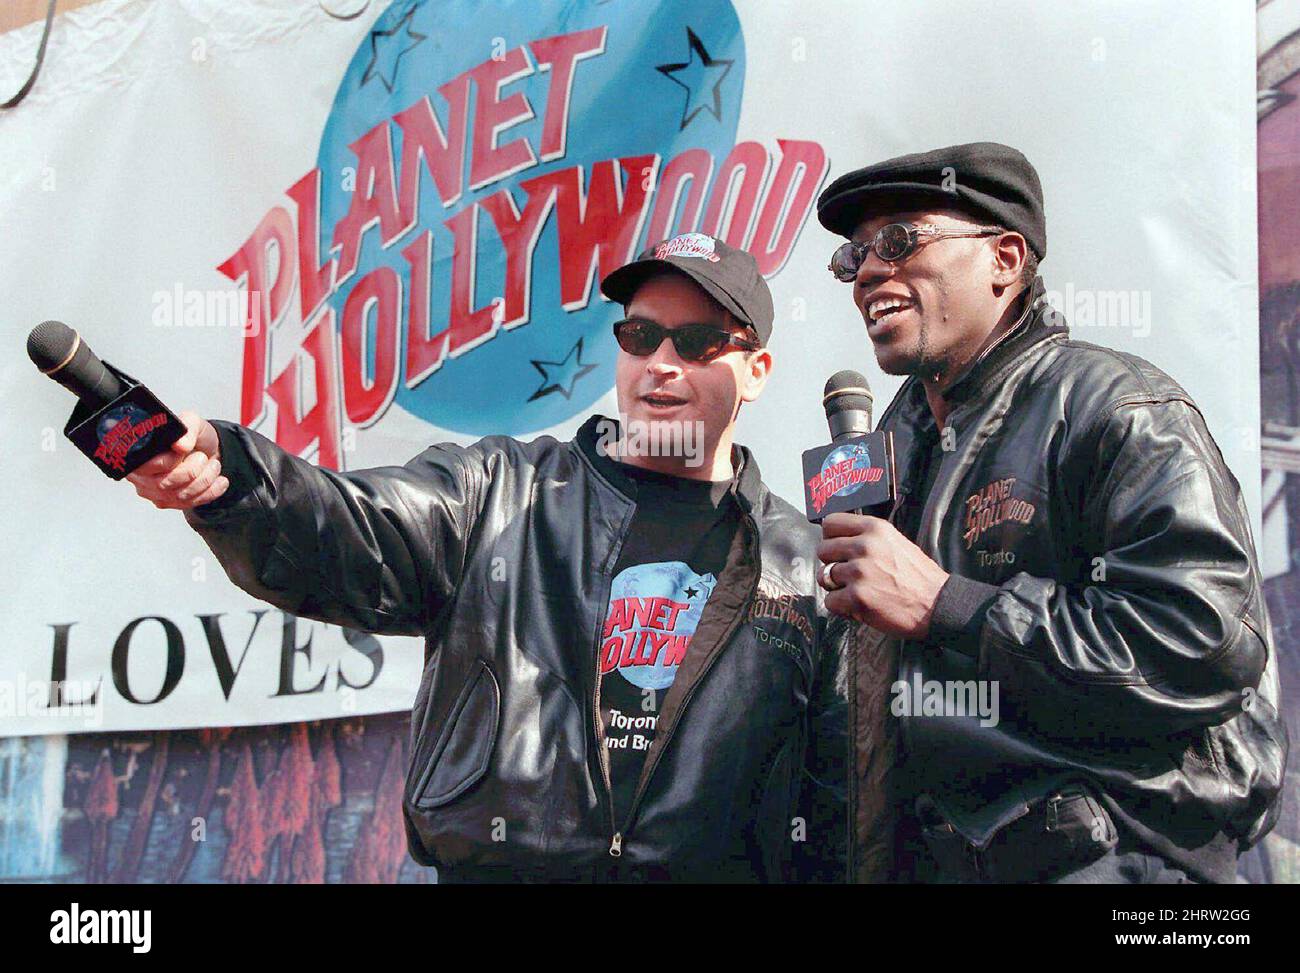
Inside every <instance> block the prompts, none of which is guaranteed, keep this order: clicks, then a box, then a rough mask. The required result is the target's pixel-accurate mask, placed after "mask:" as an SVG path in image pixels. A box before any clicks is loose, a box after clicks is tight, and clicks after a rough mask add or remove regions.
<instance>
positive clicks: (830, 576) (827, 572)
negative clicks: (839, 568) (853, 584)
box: [822, 561, 844, 591]
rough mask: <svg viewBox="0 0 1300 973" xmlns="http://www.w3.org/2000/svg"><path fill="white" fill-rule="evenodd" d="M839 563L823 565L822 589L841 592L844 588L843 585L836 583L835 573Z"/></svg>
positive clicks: (832, 562)
mask: <svg viewBox="0 0 1300 973" xmlns="http://www.w3.org/2000/svg"><path fill="white" fill-rule="evenodd" d="M838 563H839V562H838V561H831V562H830V563H828V564H823V565H822V587H823V588H825V589H826V590H827V591H839V590H840V589H841V588H843V587H844V585H842V584H836V583H835V574H834V571H835V565H836V564H838Z"/></svg>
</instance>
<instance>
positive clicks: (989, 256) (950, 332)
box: [853, 209, 997, 378]
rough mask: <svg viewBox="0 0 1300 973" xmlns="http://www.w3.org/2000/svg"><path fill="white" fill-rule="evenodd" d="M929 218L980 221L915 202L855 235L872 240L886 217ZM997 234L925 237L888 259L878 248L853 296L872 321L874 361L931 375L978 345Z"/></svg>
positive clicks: (967, 225) (951, 224)
mask: <svg viewBox="0 0 1300 973" xmlns="http://www.w3.org/2000/svg"><path fill="white" fill-rule="evenodd" d="M903 221H906V222H909V223H916V224H921V223H931V224H934V225H937V226H940V227H942V228H944V229H975V228H977V227H979V226H981V225H984V224H982V223H981V222H978V221H976V220H974V219H973V218H971V217H968V216H966V215H965V214H963V213H960V212H958V211H956V210H940V209H933V210H911V211H904V212H891V213H887V214H885V215H882V216H872V217H870V218H869V219H866V220H864V221H863V222H861V223H860V224H859V225H858V227H857V229H856V230H855V231H854V233H853V240H854V241H855V242H857V243H863V242H865V241H868V240H871V239H872V238H873V237H874V236H875V234H876V231H877V230H879V229H880V228H881V227H882V226H885V225H886V224H888V223H898V222H903ZM992 240H996V237H993V238H987V237H985V238H981V237H971V238H955V239H945V240H936V241H933V242H930V243H924V244H923V245H922V246H921V247H920V248H919V249H917V250H916V251H915V252H914V253H912V254H911V256H909V257H907V258H905V259H904V260H902V261H901V262H898V263H892V264H891V263H888V262H886V261H883V260H881V259H880V258H879V257H878V256H876V254H875V251H874V250H873V251H872V252H871V253H870V254H869V255H868V256H867V257H866V259H865V260H863V262H862V266H861V267H859V268H858V275H857V277H856V278H855V279H854V281H853V302H854V304H855V305H856V306H857V308H858V311H859V312H860V313H861V314H862V318H863V321H864V322H865V323H866V325H867V335H868V337H870V338H871V344H872V347H873V348H874V349H875V352H876V362H877V363H878V364H879V365H880V368H881V370H882V371H884V372H886V373H887V374H889V375H918V376H922V377H925V378H934V377H935V376H936V375H938V376H943V375H946V374H948V373H950V372H951V371H952V370H954V369H955V368H956V367H958V366H960V364H961V363H962V362H963V361H964V360H965V359H966V358H967V357H969V355H970V354H971V353H972V352H973V350H974V349H975V348H976V347H978V346H979V344H980V342H981V341H983V339H984V337H985V335H986V334H987V333H988V330H989V327H990V325H991V323H992V320H994V319H995V317H996V309H997V303H996V291H995V287H994V282H993V274H994V272H995V270H996V260H995V256H994V254H995V249H994V245H993V243H992V242H991V241H992Z"/></svg>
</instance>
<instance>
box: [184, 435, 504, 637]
mask: <svg viewBox="0 0 1300 973" xmlns="http://www.w3.org/2000/svg"><path fill="white" fill-rule="evenodd" d="M213 426H215V427H216V429H217V433H218V437H219V438H220V440H221V463H222V472H223V473H224V474H225V475H226V476H228V477H229V478H230V488H229V489H228V490H227V491H226V493H225V494H223V495H222V496H221V497H219V498H218V499H217V500H216V501H214V502H212V503H210V504H205V505H203V506H202V507H196V508H193V509H191V510H187V511H186V512H185V519H186V520H187V521H188V522H189V524H190V525H191V526H192V527H193V528H194V529H195V530H196V531H197V532H198V533H199V535H200V536H201V537H202V538H203V540H204V542H205V543H206V544H207V545H208V547H210V548H211V549H212V552H213V553H214V554H215V555H216V557H217V560H218V561H219V562H220V563H221V566H222V568H223V569H224V570H225V572H226V574H227V575H228V576H229V577H230V580H231V581H233V582H234V583H235V584H236V585H238V586H239V587H240V588H242V589H243V590H244V591H246V592H248V593H249V594H251V595H253V596H254V597H256V598H260V599H262V600H263V601H266V602H269V603H270V604H272V605H274V606H275V607H277V608H281V609H283V610H285V611H287V612H290V613H291V614H294V615H300V616H302V617H305V618H314V619H318V620H320V621H324V622H330V623H334V624H338V625H343V626H347V627H349V628H355V629H360V630H364V631H367V632H375V633H378V634H392V635H419V634H422V633H424V632H425V631H427V629H428V628H429V627H430V626H431V624H432V621H433V619H434V618H435V617H436V615H437V614H438V611H439V610H440V609H441V607H442V605H443V604H444V603H445V602H446V600H447V598H448V597H449V596H450V594H451V593H452V592H453V591H454V590H455V588H456V585H457V584H458V582H459V579H460V577H461V574H462V571H463V568H464V563H465V558H466V553H467V541H468V538H469V537H470V532H471V529H472V527H473V525H474V522H475V518H476V516H477V514H478V512H479V509H480V505H481V499H482V495H483V490H482V482H483V479H484V476H485V474H484V465H483V462H482V454H481V451H480V450H478V449H477V448H476V447H470V448H468V449H466V448H461V447H458V446H454V445H439V446H431V447H429V448H428V449H426V450H425V451H424V452H422V453H420V455H418V456H416V457H415V458H414V459H412V460H411V461H410V462H408V463H406V464H405V465H404V466H389V467H380V468H376V469H368V470H355V471H351V472H345V473H339V472H335V471H333V470H328V469H321V468H319V467H317V466H314V465H312V464H311V463H309V462H307V461H306V460H303V459H300V458H298V457H296V456H293V455H291V454H290V453H288V452H287V451H285V450H284V449H282V448H281V447H280V446H278V445H276V444H275V443H273V442H271V441H270V440H268V439H267V438H265V437H264V436H261V435H259V434H258V433H256V432H253V431H252V430H250V429H247V428H245V427H243V426H239V425H236V424H235V423H230V422H222V421H217V422H213Z"/></svg>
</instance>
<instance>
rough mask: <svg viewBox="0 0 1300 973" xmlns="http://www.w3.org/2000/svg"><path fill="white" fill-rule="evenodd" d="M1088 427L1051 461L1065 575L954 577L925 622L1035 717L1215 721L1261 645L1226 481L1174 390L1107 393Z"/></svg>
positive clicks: (1244, 539)
mask: <svg viewBox="0 0 1300 973" xmlns="http://www.w3.org/2000/svg"><path fill="white" fill-rule="evenodd" d="M1097 427H1099V429H1098V428H1097ZM1094 429H1095V432H1094V434H1093V435H1085V436H1084V437H1083V439H1082V442H1084V443H1095V446H1088V447H1087V456H1085V457H1082V458H1081V461H1075V462H1069V463H1067V464H1066V465H1065V466H1063V467H1062V469H1063V470H1064V469H1066V468H1073V469H1074V470H1075V471H1076V475H1077V479H1078V482H1079V483H1081V484H1082V486H1080V487H1076V486H1074V485H1073V484H1066V483H1065V482H1061V483H1058V484H1057V487H1058V489H1060V490H1061V495H1062V496H1063V497H1066V498H1068V500H1066V501H1065V503H1064V507H1065V508H1066V509H1065V510H1064V511H1063V513H1061V514H1059V516H1064V517H1065V518H1066V519H1067V521H1068V522H1070V523H1071V524H1072V525H1077V529H1076V530H1067V531H1063V532H1062V534H1063V535H1065V536H1069V535H1071V534H1073V535H1074V540H1075V543H1077V544H1078V545H1079V548H1080V549H1078V550H1076V551H1074V552H1073V553H1074V559H1075V562H1076V563H1077V564H1078V569H1077V570H1076V571H1075V572H1073V574H1074V577H1073V578H1072V579H1071V580H1067V581H1063V580H1054V579H1051V578H1040V577H1033V576H1031V575H1029V574H1026V573H1020V574H1017V575H1015V576H1014V577H1012V578H1010V579H1009V580H1007V581H1006V582H1005V583H1003V584H1002V585H1000V586H997V587H995V586H992V585H988V584H984V583H982V582H978V581H972V580H970V579H964V578H953V579H952V580H951V581H950V582H949V583H948V585H946V586H945V589H944V591H943V592H942V593H941V594H940V598H939V602H938V603H937V604H936V606H935V613H934V614H935V617H934V621H933V623H932V626H931V636H932V637H933V638H935V639H936V640H937V641H940V642H941V643H943V644H945V645H947V646H949V647H951V648H955V649H957V650H959V651H964V652H966V653H968V654H970V655H974V656H977V657H978V659H979V662H980V670H981V673H982V674H983V675H985V676H986V677H987V678H989V679H992V680H996V681H997V683H998V685H999V686H1000V692H1001V694H1002V696H1003V698H1004V699H1006V700H1007V701H1008V703H1014V705H1015V706H1016V707H1017V708H1018V709H1020V710H1021V711H1022V712H1024V713H1026V715H1027V716H1029V718H1031V719H1032V720H1034V721H1035V722H1036V723H1039V724H1049V725H1052V726H1056V727H1060V728H1072V729H1073V731H1074V732H1077V733H1088V732H1089V731H1090V730H1091V731H1101V732H1105V733H1109V734H1114V735H1123V734H1125V733H1126V732H1131V733H1133V734H1141V735H1146V734H1149V733H1150V732H1153V731H1155V732H1161V731H1163V732H1166V733H1175V732H1180V731H1185V730H1187V729H1191V728H1195V727H1205V726H1210V725H1215V724H1220V723H1224V722H1226V721H1227V720H1229V719H1231V718H1232V717H1234V716H1235V715H1236V714H1238V713H1239V712H1240V711H1241V710H1242V707H1243V703H1245V704H1246V705H1249V703H1250V698H1249V697H1250V694H1251V692H1253V691H1254V689H1255V688H1256V687H1257V686H1258V685H1259V682H1260V678H1261V676H1262V674H1263V672H1264V667H1265V663H1266V662H1267V659H1268V655H1269V652H1270V645H1269V633H1268V628H1267V622H1266V621H1265V619H1266V617H1267V616H1266V615H1265V613H1264V610H1263V600H1262V595H1261V591H1260V580H1259V574H1258V569H1257V566H1256V560H1255V551H1254V544H1253V541H1252V539H1251V533H1250V527H1249V522H1248V520H1247V516H1246V509H1245V505H1244V503H1243V502H1242V499H1241V494H1240V489H1239V487H1238V484H1237V481H1236V480H1235V479H1234V478H1233V476H1232V473H1231V472H1230V471H1229V470H1228V469H1227V466H1226V465H1225V464H1224V462H1223V458H1222V455H1221V454H1220V452H1219V449H1218V447H1217V445H1216V444H1215V443H1214V441H1213V439H1212V438H1211V437H1210V434H1209V431H1208V430H1207V429H1206V427H1205V422H1204V420H1203V418H1202V417H1201V414H1200V412H1199V411H1198V410H1197V409H1196V407H1195V406H1194V405H1193V404H1192V403H1191V402H1190V401H1188V400H1186V399H1184V398H1181V397H1178V398H1172V397H1171V398H1168V399H1166V400H1161V401H1152V400H1151V399H1145V400H1141V401H1133V400H1131V399H1127V400H1121V401H1120V402H1118V403H1116V404H1115V405H1112V406H1111V407H1110V408H1109V409H1108V410H1106V411H1105V412H1104V413H1103V414H1102V415H1101V416H1100V417H1099V419H1098V422H1097V424H1096V426H1095V427H1094ZM1062 476H1064V473H1063V474H1062ZM1071 507H1073V508H1075V509H1073V510H1071V509H1069V508H1071Z"/></svg>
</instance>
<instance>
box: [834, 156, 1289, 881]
mask: <svg viewBox="0 0 1300 973" xmlns="http://www.w3.org/2000/svg"><path fill="white" fill-rule="evenodd" d="M818 218H819V219H820V221H821V223H822V225H823V226H825V227H826V228H827V229H828V230H830V231H831V232H833V233H835V234H838V235H839V236H842V237H845V238H847V240H848V242H846V243H843V244H842V245H841V246H839V248H838V249H836V250H835V251H834V255H833V256H832V259H831V264H830V270H831V272H832V273H834V274H835V276H836V277H837V278H838V279H840V280H842V281H844V282H845V284H846V285H848V287H846V293H847V292H849V291H850V289H851V293H852V296H853V303H854V305H855V307H857V309H858V311H859V313H860V314H861V315H862V319H863V321H864V323H865V325H866V329H867V337H868V339H869V340H870V342H871V347H872V350H873V351H874V352H875V357H876V362H877V363H878V364H879V366H880V368H881V369H882V370H883V371H885V372H886V373H888V374H890V375H905V376H907V378H906V380H905V382H904V383H903V386H902V388H901V389H900V390H899V392H898V394H897V396H896V397H895V398H894V400H893V402H892V403H891V404H890V405H889V407H888V409H887V410H886V412H885V413H884V415H883V417H882V418H881V421H880V427H881V428H882V429H886V430H890V431H892V433H893V435H894V439H895V448H896V458H897V468H898V482H899V491H898V498H897V500H896V502H895V503H894V505H893V509H892V511H891V513H890V515H889V517H888V519H884V518H875V517H863V516H856V515H852V514H834V515H831V516H829V517H827V519H826V521H825V522H824V524H823V540H822V542H821V544H820V545H819V546H818V550H817V553H818V558H819V561H820V564H819V568H820V575H819V576H820V580H821V584H822V586H823V587H824V588H826V589H827V592H828V594H827V596H826V607H827V609H828V610H829V611H831V612H833V613H836V614H839V615H842V616H845V617H848V618H852V619H855V620H856V621H858V622H862V623H865V626H866V631H867V632H868V633H869V635H868V636H867V637H865V638H864V639H862V640H861V642H862V643H863V644H860V645H859V651H860V652H861V653H862V654H863V658H861V659H860V661H859V664H858V667H857V671H858V673H859V676H858V680H857V684H856V685H855V686H854V687H853V693H854V698H855V703H856V706H857V711H858V713H859V714H860V717H864V718H865V717H866V716H868V715H872V714H874V715H875V717H876V718H877V724H876V728H875V732H874V733H869V732H867V731H866V730H862V731H860V732H859V734H858V737H857V739H858V744H857V745H858V748H859V754H858V760H857V766H856V780H855V785H854V790H855V793H854V795H853V802H852V806H853V807H854V808H855V809H856V825H857V830H858V835H859V838H858V845H859V848H869V847H870V844H871V840H875V839H878V837H879V836H878V834H876V833H875V832H873V831H872V828H873V827H874V825H873V814H874V812H875V811H876V810H878V809H879V808H881V807H882V806H885V807H889V808H891V809H892V810H893V812H894V814H895V815H896V818H895V828H894V831H895V833H894V835H893V839H892V842H889V846H890V847H891V848H892V850H893V854H892V872H893V876H894V877H895V878H896V879H897V880H900V881H923V882H1086V883H1096V882H1123V883H1142V882H1188V881H1191V882H1231V881H1233V880H1234V875H1235V870H1236V859H1237V856H1238V855H1239V854H1240V853H1241V851H1243V850H1244V849H1246V848H1248V847H1249V846H1250V845H1252V844H1253V843H1255V842H1256V841H1258V840H1259V839H1260V838H1261V837H1262V836H1263V835H1264V834H1265V833H1267V832H1268V830H1269V829H1270V828H1271V827H1272V825H1273V823H1274V820H1275V818H1276V816H1277V811H1278V802H1277V797H1278V791H1279V787H1280V782H1281V776H1282V771H1283V767H1284V765H1285V758H1286V750H1287V739H1286V731H1285V728H1284V726H1283V724H1282V723H1281V721H1280V720H1279V718H1278V712H1277V702H1278V683H1277V665H1276V659H1275V656H1274V651H1273V645H1272V639H1271V635H1270V632H1269V623H1268V614H1267V611H1266V608H1265V603H1264V599H1263V596H1262V594H1261V590H1260V574H1259V569H1258V567H1257V564H1256V556H1255V550H1254V544H1253V541H1252V538H1251V532H1250V528H1249V522H1248V517H1247V513H1246V508H1245V506H1244V504H1243V502H1242V499H1241V494H1240V491H1239V489H1238V484H1237V481H1236V480H1235V479H1234V478H1233V475H1232V473H1231V472H1230V471H1229V470H1228V469H1227V467H1226V466H1225V465H1224V462H1223V458H1222V456H1221V455H1220V453H1219V449H1218V447H1217V446H1216V444H1215V443H1214V441H1213V439H1212V438H1211V437H1210V434H1209V432H1208V431H1207V429H1206V424H1205V420H1204V418H1203V416H1202V415H1201V413H1200V411H1199V410H1198V409H1197V407H1196V404H1195V403H1194V402H1193V401H1192V399H1191V398H1190V396H1188V394H1187V392H1186V391H1184V390H1183V389H1182V388H1181V387H1180V386H1179V385H1178V383H1177V382H1175V381H1174V380H1173V379H1172V378H1170V377H1169V376H1168V375H1166V374H1165V373H1163V372H1162V371H1160V369H1158V368H1156V367H1155V366H1154V365H1152V364H1151V363H1149V362H1146V361H1144V360H1142V359H1140V358H1138V357H1136V356H1133V355H1128V354H1123V353H1120V352H1117V351H1114V350H1111V349H1108V348H1103V347H1098V346H1096V345H1091V344H1087V343H1085V342H1081V341H1076V340H1074V339H1072V338H1071V337H1070V333H1069V328H1068V325H1067V322H1066V321H1065V320H1064V319H1063V317H1062V316H1061V314H1060V313H1059V312H1057V311H1056V310H1055V309H1053V308H1052V307H1051V306H1050V305H1049V304H1048V303H1047V302H1046V299H1045V297H1044V285H1043V281H1042V279H1041V277H1039V276H1038V275H1037V267H1038V263H1039V261H1041V260H1042V259H1043V258H1044V257H1045V256H1046V254H1047V232H1046V221H1045V218H1044V212H1043V193H1042V187H1041V184H1040V182H1039V178H1038V175H1037V173H1036V172H1035V170H1034V168H1033V166H1032V165H1030V163H1029V161H1028V160H1027V159H1026V158H1025V157H1024V156H1023V155H1022V154H1021V153H1020V152H1018V151H1016V150H1015V149H1012V148H1009V147H1007V146H1004V145H998V144H995V143H987V142H985V143H977V144H971V145H958V146H951V147H948V148H943V149H937V150H935V151H931V152H923V153H919V154H914V155H905V156H901V157H899V158H895V159H890V160H888V161H886V162H881V163H877V164H875V165H871V166H867V167H866V168H863V169H859V170H856V171H854V172H850V173H847V174H845V175H843V176H841V177H839V178H838V179H836V180H835V181H834V182H832V183H831V185H830V186H828V187H827V188H826V190H825V191H824V192H823V193H822V195H821V197H820V198H819V200H818ZM864 660H865V661H864ZM885 679H887V680H890V681H891V685H890V686H889V691H888V693H887V694H885V693H884V692H883V691H882V680H885ZM882 698H883V699H884V703H881V699H882ZM990 704H991V705H990ZM873 707H874V709H873ZM882 761H883V762H888V767H887V768H885V767H882ZM886 770H887V771H888V772H887V773H886V772H885V771H886ZM882 781H883V782H884V783H882ZM869 839H870V840H869ZM860 854H861V852H860ZM863 869H864V866H863V865H862V863H861V862H859V874H863Z"/></svg>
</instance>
